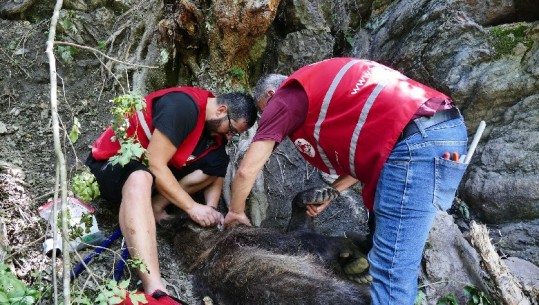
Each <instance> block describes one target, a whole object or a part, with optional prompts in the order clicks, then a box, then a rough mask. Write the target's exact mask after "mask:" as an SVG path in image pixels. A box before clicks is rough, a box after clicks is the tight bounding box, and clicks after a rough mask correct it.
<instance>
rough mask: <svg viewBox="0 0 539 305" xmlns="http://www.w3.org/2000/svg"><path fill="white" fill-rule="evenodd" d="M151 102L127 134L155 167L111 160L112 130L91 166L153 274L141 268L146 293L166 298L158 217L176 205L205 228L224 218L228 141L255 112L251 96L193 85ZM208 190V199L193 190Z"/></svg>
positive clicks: (133, 249)
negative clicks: (221, 204) (222, 205)
mask: <svg viewBox="0 0 539 305" xmlns="http://www.w3.org/2000/svg"><path fill="white" fill-rule="evenodd" d="M145 101H146V108H145V109H144V110H143V111H139V112H137V114H136V115H134V116H133V117H131V118H130V119H129V121H130V127H129V128H128V130H127V133H128V135H129V136H136V138H137V140H138V141H140V143H141V144H142V146H143V147H144V148H146V149H147V153H146V155H147V157H148V161H149V168H148V167H146V166H145V165H144V164H143V163H141V162H139V161H138V160H131V161H130V162H129V163H128V164H126V165H124V166H121V165H119V164H118V165H114V166H113V165H112V164H111V163H110V162H109V161H108V160H109V158H110V157H112V156H114V155H115V154H116V153H117V152H118V149H119V148H120V145H119V144H118V141H113V139H114V137H113V136H114V131H113V130H112V128H110V127H109V128H108V129H107V130H106V131H105V132H104V133H103V134H102V135H101V136H100V137H99V138H98V139H97V140H96V141H95V143H94V144H93V147H92V153H91V154H90V156H89V157H88V159H87V161H86V164H87V165H88V167H89V168H90V170H91V171H92V173H93V174H94V175H95V177H96V180H97V182H98V183H99V188H100V191H101V196H102V197H103V198H104V199H106V200H108V201H111V202H117V203H120V214H119V223H120V228H121V230H122V234H123V236H124V238H125V241H126V244H127V246H128V247H129V252H130V255H131V257H133V258H134V257H137V258H140V259H142V261H143V262H144V263H145V264H146V266H147V269H148V271H149V272H146V273H142V272H139V276H140V279H141V281H142V285H143V287H144V291H145V292H146V293H147V294H149V295H152V296H154V297H155V298H158V297H159V298H161V297H165V298H168V299H169V301H170V302H172V301H171V300H170V297H169V296H168V295H166V293H165V292H166V287H165V286H164V284H163V283H162V281H161V275H160V271H159V262H158V257H157V244H156V226H155V225H156V223H163V222H166V221H167V220H170V218H171V216H170V215H168V214H167V213H166V211H165V207H166V206H167V205H168V204H169V203H172V204H173V205H175V206H177V207H178V208H180V209H182V210H183V211H185V212H186V213H187V214H188V215H189V217H190V218H191V219H192V220H193V221H195V222H196V223H198V224H199V225H201V226H214V225H217V224H219V223H222V221H223V216H222V215H221V213H219V212H218V211H217V209H216V208H217V204H218V202H219V197H220V195H221V190H222V186H223V177H224V176H225V173H226V169H227V166H228V163H229V158H228V155H227V154H226V151H225V147H224V145H225V144H226V142H227V140H230V139H231V138H232V137H233V136H234V135H239V134H240V133H242V132H244V131H246V130H247V129H248V128H250V127H251V126H253V124H254V123H255V121H256V118H257V113H256V106H255V103H254V100H253V98H252V97H251V96H249V95H246V94H240V93H227V94H224V95H220V96H217V97H215V96H214V95H213V94H212V93H211V92H209V91H206V90H203V89H199V88H194V87H175V88H168V89H162V90H159V91H156V92H153V93H151V94H149V95H148V96H146V97H145ZM198 191H203V193H204V197H205V201H206V205H204V204H200V203H198V202H196V201H195V200H194V199H193V198H192V197H191V195H190V194H193V193H195V192H198Z"/></svg>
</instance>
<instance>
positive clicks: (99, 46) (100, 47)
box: [97, 40, 107, 51]
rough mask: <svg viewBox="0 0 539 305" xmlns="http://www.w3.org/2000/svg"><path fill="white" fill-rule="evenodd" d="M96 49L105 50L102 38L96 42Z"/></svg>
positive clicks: (105, 43)
mask: <svg viewBox="0 0 539 305" xmlns="http://www.w3.org/2000/svg"><path fill="white" fill-rule="evenodd" d="M97 49H98V50H99V51H105V50H106V49H107V42H106V41H103V40H100V41H98V42H97Z"/></svg>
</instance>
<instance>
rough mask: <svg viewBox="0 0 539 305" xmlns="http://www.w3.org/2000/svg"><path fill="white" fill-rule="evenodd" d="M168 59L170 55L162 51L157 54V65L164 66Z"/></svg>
mask: <svg viewBox="0 0 539 305" xmlns="http://www.w3.org/2000/svg"><path fill="white" fill-rule="evenodd" d="M169 59H170V54H169V53H168V51H167V50H165V49H162V50H161V52H160V53H159V64H161V65H164V64H166V63H167V62H168V61H169Z"/></svg>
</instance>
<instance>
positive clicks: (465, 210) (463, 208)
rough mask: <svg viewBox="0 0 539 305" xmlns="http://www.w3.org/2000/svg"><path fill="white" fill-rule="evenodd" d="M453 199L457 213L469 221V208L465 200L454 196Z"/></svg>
mask: <svg viewBox="0 0 539 305" xmlns="http://www.w3.org/2000/svg"><path fill="white" fill-rule="evenodd" d="M455 201H456V203H457V208H458V212H459V214H460V215H461V216H462V218H463V219H464V220H465V221H470V208H469V207H468V205H467V204H466V202H464V201H463V200H462V199H460V198H455Z"/></svg>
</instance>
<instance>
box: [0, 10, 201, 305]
mask: <svg viewBox="0 0 539 305" xmlns="http://www.w3.org/2000/svg"><path fill="white" fill-rule="evenodd" d="M47 31H48V23H47V22H39V21H36V22H28V21H7V20H0V71H2V73H0V206H1V209H0V220H1V221H0V223H1V225H2V227H1V229H2V232H3V234H2V236H1V237H0V246H1V247H0V258H2V260H3V261H4V262H5V263H7V264H8V265H10V266H11V268H12V270H14V271H15V272H16V274H17V276H19V278H21V279H23V280H24V281H25V282H26V283H28V284H30V285H32V286H34V287H39V288H40V289H41V290H43V291H46V290H48V291H49V292H50V287H51V285H50V284H51V279H52V266H53V264H52V262H51V259H50V258H48V257H47V256H45V255H44V254H43V251H42V243H43V241H44V240H45V238H46V237H48V236H50V232H49V229H50V228H49V225H48V223H46V222H45V221H44V220H43V219H41V218H40V216H39V215H38V213H37V208H38V207H39V206H41V205H43V204H45V203H46V202H47V201H49V200H51V199H52V198H53V195H54V190H55V181H56V163H57V162H56V160H57V159H56V155H55V151H54V143H53V135H52V128H51V115H50V99H49V95H50V85H49V83H50V76H49V75H50V73H49V64H48V60H47V58H46V54H45V49H46V45H45V42H46V38H47ZM75 56H76V59H77V60H76V61H73V62H66V61H65V60H63V59H61V58H59V59H58V61H57V66H58V67H57V69H58V76H59V78H58V84H59V87H60V88H61V89H60V90H58V104H59V114H60V119H61V124H62V125H61V145H62V148H63V150H64V153H65V155H66V158H67V172H68V177H69V179H71V177H72V176H73V175H74V174H76V173H77V171H78V170H79V169H80V167H81V166H82V164H83V162H84V160H85V158H86V156H87V154H88V152H89V145H91V143H92V142H93V140H94V139H95V138H96V137H97V136H98V135H99V134H100V132H101V131H102V130H103V129H104V128H105V127H106V126H107V125H108V122H109V120H110V118H111V115H110V106H111V104H110V103H109V102H108V101H109V99H111V98H113V97H114V96H116V95H117V94H118V92H117V91H116V90H115V88H113V87H111V85H110V84H111V83H112V82H110V81H109V79H108V77H107V76H106V71H105V69H104V67H103V66H102V65H101V64H100V62H99V61H98V60H96V57H95V56H94V55H93V54H91V53H89V52H86V53H85V52H84V51H79V52H77V53H76V54H75ZM74 117H76V118H78V120H79V121H80V123H81V134H80V136H79V139H78V141H77V142H76V143H75V145H71V144H70V142H69V140H68V139H67V137H66V133H69V131H70V130H71V126H72V124H73V118H74ZM91 204H92V205H93V206H94V207H95V208H96V218H97V220H98V224H99V228H100V229H101V230H102V231H103V232H104V234H105V235H106V236H109V235H110V234H111V233H112V232H113V230H114V228H115V227H116V226H117V216H116V215H117V214H116V213H117V207H112V206H110V205H109V204H108V203H106V202H104V201H99V200H98V201H95V202H91ZM161 235H162V234H161ZM161 235H160V237H159V245H160V249H159V255H160V261H161V262H162V263H161V268H162V276H163V278H164V279H165V280H166V281H167V282H168V283H169V284H170V285H169V286H168V288H169V291H170V292H171V293H172V294H174V295H177V296H179V297H180V298H181V299H182V300H185V301H187V302H189V303H190V304H198V303H201V301H199V300H197V299H195V298H194V297H193V295H192V288H191V281H190V278H189V275H187V274H186V273H184V272H182V271H181V268H180V267H179V266H178V265H177V264H176V263H175V260H174V259H173V258H174V255H175V254H174V253H173V251H172V242H171V240H170V238H167V237H166V236H161ZM120 246H121V245H120V244H119V241H118V242H117V243H116V244H113V245H112V246H111V249H112V250H113V251H116V252H117V253H114V252H112V251H105V252H104V253H103V254H101V255H100V256H98V257H97V258H95V259H94V260H92V263H91V265H90V267H91V269H92V271H93V273H94V274H95V275H97V276H98V277H102V278H104V279H108V278H110V274H111V270H112V269H113V268H112V267H113V265H114V263H115V261H116V262H117V259H118V257H117V256H116V255H117V254H118V253H119V252H120V250H119V249H120ZM88 253H89V252H88V251H86V252H81V253H80V256H81V257H84V256H85V255H86V254H88ZM72 260H73V263H76V262H78V261H79V258H78V257H76V256H73V258H72ZM60 262H61V261H60V259H59V260H58V261H57V263H56V264H54V269H55V271H56V272H57V273H58V274H59V275H61V263H60ZM128 271H130V270H128ZM128 275H129V274H128V272H124V279H125V278H126V276H128ZM86 279H87V277H86V276H85V275H82V276H81V277H80V280H79V281H78V286H79V288H81V287H82V289H85V290H87V289H89V288H90V289H91V288H95V287H96V286H97V285H98V284H96V282H95V281H93V280H90V281H86ZM137 280H138V279H137V277H136V276H135V275H131V286H130V287H131V288H133V289H136V282H137ZM58 287H59V291H61V287H62V286H61V284H60V285H59V286H58ZM49 292H46V293H45V295H47V294H48V293H49ZM40 302H41V303H42V304H48V303H49V302H50V299H49V300H48V299H46V298H45V299H43V300H41V301H40Z"/></svg>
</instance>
